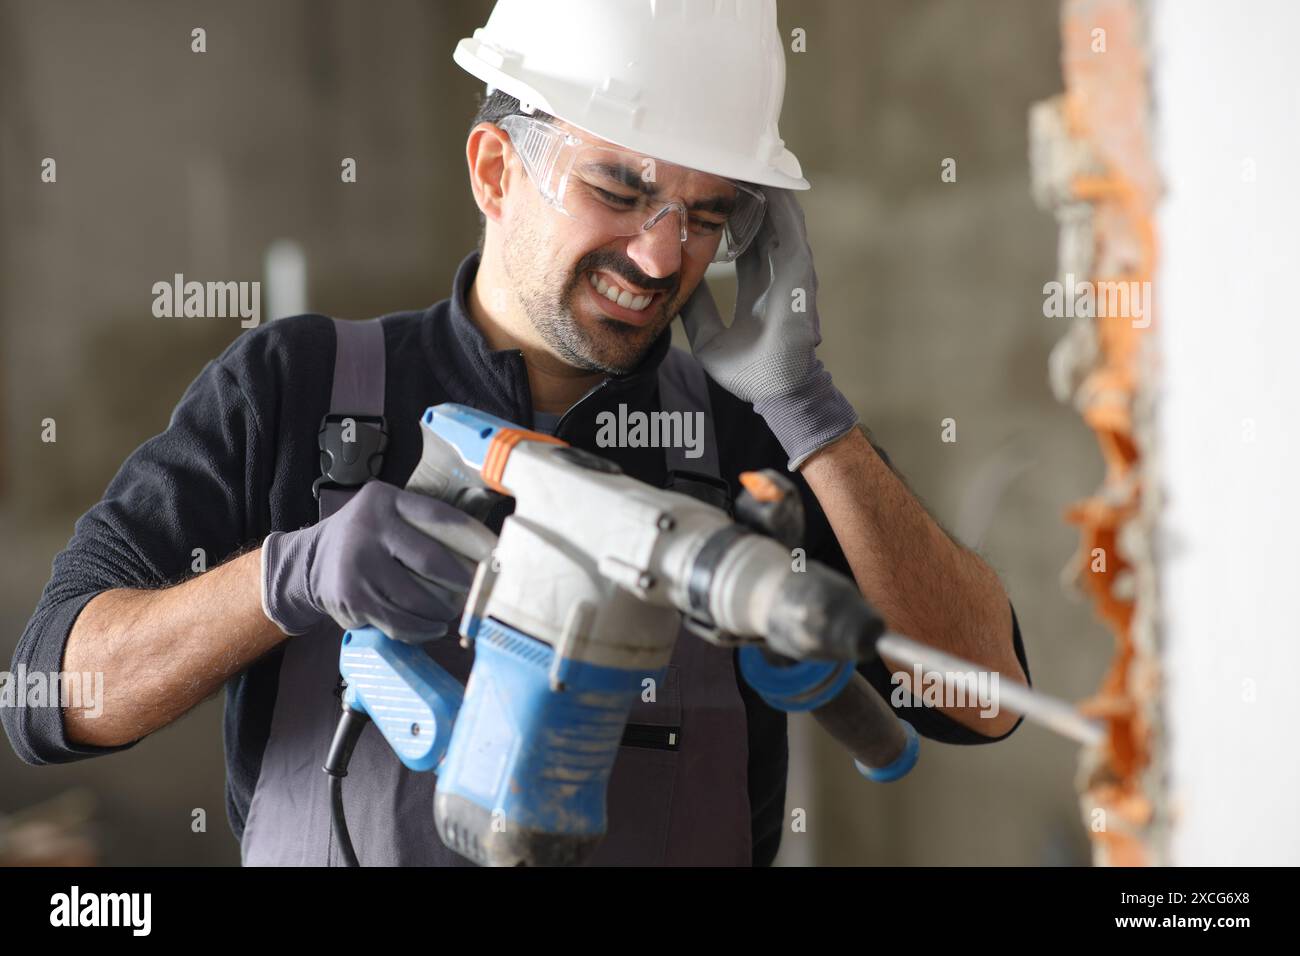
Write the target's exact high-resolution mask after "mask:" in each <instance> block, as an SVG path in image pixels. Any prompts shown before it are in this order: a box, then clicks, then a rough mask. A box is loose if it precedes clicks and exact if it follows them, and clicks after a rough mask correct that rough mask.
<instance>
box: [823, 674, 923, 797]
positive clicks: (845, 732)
mask: <svg viewBox="0 0 1300 956" xmlns="http://www.w3.org/2000/svg"><path fill="white" fill-rule="evenodd" d="M813 716H814V717H816V718H817V722H818V723H819V724H821V725H822V727H824V728H825V729H826V731H827V732H828V733H829V734H830V735H831V736H832V737H834V738H835V739H836V740H837V741H839V743H840V745H841V746H842V747H844V749H845V750H847V751H848V752H849V753H850V754H851V755H852V756H853V763H854V765H855V766H856V767H857V768H858V772H859V773H861V774H862V775H863V776H864V777H866V778H867V779H868V780H874V781H876V782H878V783H887V782H889V781H891V780H897V779H898V778H900V777H902V776H904V775H905V774H906V773H907V772H908V771H909V770H911V769H912V766H913V765H914V764H915V763H916V758H917V756H918V755H919V753H920V738H918V737H917V734H916V730H915V729H914V728H913V727H912V725H911V724H909V723H908V722H907V721H905V720H903V719H902V718H900V717H898V716H897V715H896V714H895V713H894V710H893V708H892V707H890V706H889V704H888V703H886V701H885V699H884V698H883V697H881V696H880V695H879V694H878V693H876V689H875V688H874V687H872V686H871V685H870V684H869V683H867V679H866V678H865V677H863V676H862V674H860V673H859V672H858V671H857V670H854V672H853V677H852V678H851V679H850V680H849V682H848V684H846V685H845V687H844V689H843V690H842V691H840V692H839V693H838V694H836V695H835V696H834V697H833V698H831V699H830V700H829V701H827V702H826V703H825V704H823V705H822V706H820V707H818V708H816V709H815V710H814V711H813Z"/></svg>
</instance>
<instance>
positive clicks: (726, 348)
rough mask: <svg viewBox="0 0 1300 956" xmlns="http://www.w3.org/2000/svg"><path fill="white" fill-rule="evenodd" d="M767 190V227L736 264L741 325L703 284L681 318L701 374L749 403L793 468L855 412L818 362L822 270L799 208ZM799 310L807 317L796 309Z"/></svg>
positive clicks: (790, 197) (851, 421) (788, 194)
mask: <svg viewBox="0 0 1300 956" xmlns="http://www.w3.org/2000/svg"><path fill="white" fill-rule="evenodd" d="M762 190H763V193H764V195H765V196H766V197H767V213H766V215H765V217H764V220H763V224H762V226H761V227H760V228H759V231H758V234H757V235H756V236H755V237H754V241H753V242H752V243H751V244H750V247H749V248H748V249H746V250H745V251H744V252H743V253H741V255H740V257H739V258H738V259H737V260H736V277H737V279H738V280H739V288H738V291H737V295H736V314H735V319H734V320H733V321H732V323H731V325H730V326H727V325H724V324H723V322H722V317H721V316H720V315H719V314H718V307H717V304H716V303H715V302H714V301H713V293H712V292H710V291H709V287H708V285H707V284H706V283H705V282H704V281H702V280H701V282H700V284H699V285H698V286H697V287H696V289H695V291H694V292H693V293H692V294H691V297H690V298H689V299H687V300H686V304H685V305H684V306H683V307H682V311H681V316H682V322H683V324H684V325H685V326H686V334H687V336H688V337H689V338H690V341H691V351H692V352H694V353H695V357H696V358H697V359H698V360H699V362H700V364H701V365H703V366H704V370H705V371H706V372H708V373H709V375H711V376H712V377H713V379H714V380H715V381H716V382H717V383H718V384H719V385H721V386H722V387H723V388H725V389H726V390H727V391H729V392H731V394H733V395H735V396H736V397H737V398H739V399H741V400H742V401H746V402H750V403H752V404H753V406H754V411H756V412H758V414H759V415H761V416H762V417H763V420H764V421H766V422H767V425H768V427H769V428H770V429H772V434H774V435H775V436H776V438H777V441H779V442H780V443H781V447H782V448H784V449H785V453H786V454H787V455H789V456H790V463H789V467H790V470H791V471H793V470H795V469H796V468H798V467H799V466H800V465H802V464H803V463H804V461H805V460H806V459H807V458H808V457H809V456H811V455H812V454H813V452H815V451H818V450H820V449H821V448H824V447H825V446H826V445H829V444H830V443H831V442H833V441H835V440H836V439H837V438H840V437H842V436H843V435H844V434H845V433H847V432H848V431H849V430H850V429H852V428H853V426H854V425H856V424H857V422H858V414H857V412H855V411H854V410H853V406H852V405H850V404H849V401H848V399H846V398H845V397H844V395H843V394H841V392H840V390H839V389H837V388H836V387H835V385H834V383H832V382H831V374H830V372H828V371H826V369H825V368H824V367H823V366H822V363H821V361H820V360H819V359H818V358H817V354H816V349H817V346H818V345H819V344H821V340H822V337H821V323H820V320H819V318H818V316H817V273H816V271H814V269H813V260H812V250H811V249H810V248H809V247H808V233H807V229H806V227H805V225H804V217H803V210H802V209H800V208H799V203H798V201H797V200H796V199H795V195H794V193H793V192H792V191H790V190H788V189H775V188H771V187H767V186H764V187H762ZM796 290H802V302H796V299H795V291H796ZM796 305H799V306H800V307H801V308H802V309H803V311H800V312H796V311H795V310H794V309H795V306H796Z"/></svg>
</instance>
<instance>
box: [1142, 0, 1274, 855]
mask: <svg viewBox="0 0 1300 956" xmlns="http://www.w3.org/2000/svg"><path fill="white" fill-rule="evenodd" d="M1298 39H1300V4H1297V3H1295V2H1294V0H1245V2H1241V3H1232V4H1228V3H1220V2H1211V0H1158V2H1156V3H1155V4H1154V5H1153V17H1152V40H1153V47H1154V57H1155V59H1154V63H1153V67H1154V96H1155V102H1156V117H1157V128H1158V132H1157V137H1158V139H1157V143H1158V147H1157V149H1158V160H1159V163H1160V167H1161V169H1162V170H1163V171H1164V174H1165V177H1166V185H1167V190H1168V191H1167V196H1166V200H1165V202H1164V204H1163V207H1162V212H1161V216H1160V230H1159V231H1160V242H1161V260H1162V263H1161V272H1160V280H1159V282H1158V284H1157V288H1156V309H1157V315H1158V319H1157V321H1158V323H1159V331H1158V333H1157V334H1158V336H1159V344H1160V348H1161V352H1162V359H1163V364H1164V378H1165V384H1164V389H1163V400H1162V403H1161V411H1160V421H1159V435H1160V441H1161V444H1162V446H1163V463H1162V469H1161V470H1162V475H1163V483H1164V486H1165V492H1166V495H1167V499H1168V500H1167V511H1166V514H1165V519H1164V527H1163V532H1162V535H1161V542H1162V546H1163V547H1164V549H1165V552H1166V554H1165V558H1164V560H1163V562H1162V566H1161V573H1162V592H1163V598H1162V601H1163V613H1164V615H1165V621H1166V628H1167V630H1166V635H1165V640H1166V642H1167V644H1166V661H1165V665H1166V676H1167V679H1168V695H1167V696H1166V702H1167V716H1168V720H1169V730H1170V734H1171V748H1172V750H1171V753H1170V755H1169V756H1170V763H1171V767H1172V784H1173V794H1174V798H1175V804H1174V806H1175V807H1176V810H1177V813H1178V818H1177V823H1176V825H1175V829H1174V834H1173V843H1172V847H1171V850H1172V854H1173V861H1174V862H1175V863H1178V864H1211V865H1217V864H1224V865H1244V864H1293V865H1294V864H1297V863H1300V773H1298V772H1297V768H1298V767H1300V744H1298V743H1297V731H1298V730H1300V722H1298V720H1297V718H1298V717H1300V708H1298V707H1297V705H1296V700H1297V693H1298V691H1300V688H1298V687H1297V675H1298V674H1300V613H1298V612H1300V602H1298V601H1297V597H1298V596H1300V506H1298V505H1297V497H1298V496H1300V468H1298V467H1297V464H1298V462H1297V458H1298V457H1300V436H1298V426H1297V418H1300V309H1297V296H1298V295H1300V288H1298V283H1297V278H1298V277H1300V181H1298V177H1300V168H1298V165H1300V55H1297V51H1296V44H1297V41H1298Z"/></svg>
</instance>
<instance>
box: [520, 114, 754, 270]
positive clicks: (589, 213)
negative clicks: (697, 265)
mask: <svg viewBox="0 0 1300 956" xmlns="http://www.w3.org/2000/svg"><path fill="white" fill-rule="evenodd" d="M500 126H501V128H502V129H503V130H505V131H506V133H507V134H508V135H509V136H510V141H511V142H512V143H513V144H514V147H515V150H516V151H517V152H518V153H519V157H520V160H521V161H522V162H523V165H524V169H525V170H526V171H527V173H528V175H529V178H531V179H532V181H533V183H534V184H535V185H536V186H537V188H538V191H539V192H541V194H542V196H543V198H545V199H546V201H547V202H548V203H549V204H550V205H551V206H553V207H554V208H556V209H558V210H559V211H561V212H563V213H564V214H565V215H567V216H569V217H571V218H572V219H574V220H576V221H578V222H581V223H583V224H584V225H587V226H590V227H591V228H593V229H596V230H599V231H600V232H603V233H606V234H608V235H611V236H635V235H638V234H639V233H642V232H646V231H649V230H651V229H664V228H670V229H676V230H677V232H678V235H679V237H680V239H681V242H682V244H683V247H684V248H683V251H684V253H685V254H686V255H689V256H691V257H692V258H694V259H697V260H702V261H705V262H730V261H732V260H733V259H735V258H736V257H737V256H739V255H740V254H741V253H742V252H744V251H745V249H746V248H747V247H748V246H749V244H750V242H751V241H752V240H753V238H754V236H755V235H756V234H757V233H758V229H759V226H760V225H761V224H762V222H763V215H764V213H765V212H766V205H767V201H766V199H765V198H764V196H763V194H762V193H761V192H759V191H758V189H756V188H755V187H753V186H750V185H747V184H745V183H739V182H736V181H735V180H730V179H724V178H723V177H721V176H713V175H709V174H707V173H700V172H696V171H695V170H691V169H687V168H686V167H684V166H677V165H675V164H673V163H667V162H663V161H661V160H656V159H654V158H653V157H650V156H645V155H643V154H641V153H636V152H632V151H631V150H625V149H619V148H612V147H607V146H591V145H588V144H586V143H584V142H583V140H582V139H581V138H579V137H577V136H575V135H573V134H572V133H570V132H569V131H568V130H565V129H562V128H561V127H559V126H556V125H554V124H552V123H547V122H545V121H543V120H539V119H536V118H533V117H529V116H520V115H515V116H507V117H506V118H504V119H503V120H502V121H501V123H500ZM663 197H673V198H668V199H665V198H663ZM665 219H667V220H668V223H667V224H664V222H663V220H665Z"/></svg>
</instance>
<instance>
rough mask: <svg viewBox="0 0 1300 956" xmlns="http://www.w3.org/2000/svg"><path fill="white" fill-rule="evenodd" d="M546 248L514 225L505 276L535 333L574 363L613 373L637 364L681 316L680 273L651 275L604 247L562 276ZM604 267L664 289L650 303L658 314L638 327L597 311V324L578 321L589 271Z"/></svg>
mask: <svg viewBox="0 0 1300 956" xmlns="http://www.w3.org/2000/svg"><path fill="white" fill-rule="evenodd" d="M545 249H546V245H545V244H544V243H543V242H541V241H539V237H537V236H536V235H535V234H534V233H533V232H532V231H531V230H528V229H516V230H514V231H513V232H512V233H511V234H510V235H509V236H508V237H507V238H506V242H505V255H504V257H503V262H504V265H505V272H506V276H507V277H508V278H509V279H510V283H511V285H512V287H513V288H514V291H515V295H516V296H517V297H518V299H519V302H520V304H521V305H522V306H523V309H524V313H525V314H526V315H527V316H528V321H529V322H530V323H531V324H532V326H533V328H534V329H536V330H537V334H538V335H540V336H541V337H542V340H543V341H544V342H545V343H546V344H547V345H548V346H549V347H550V348H551V349H552V350H553V351H554V352H555V354H556V355H558V356H559V357H560V358H561V359H562V360H563V361H564V362H566V363H568V364H569V365H572V366H573V367H574V368H581V369H586V370H588V371H593V372H595V371H599V372H606V373H609V374H612V375H624V374H626V373H628V372H630V371H632V370H633V369H635V368H636V367H637V365H639V364H640V362H641V360H642V359H643V358H644V357H645V354H646V352H648V351H649V350H650V346H651V345H653V344H654V342H655V340H656V339H658V338H659V336H660V334H662V333H663V331H664V329H666V328H668V326H669V325H670V324H671V323H672V320H673V318H674V317H675V316H676V315H677V311H678V307H679V305H680V303H678V302H677V301H676V296H675V295H674V294H673V293H674V292H675V290H676V289H677V286H678V282H679V276H676V275H674V276H670V277H668V278H665V279H654V278H651V277H650V276H647V275H645V274H644V273H643V272H641V270H640V269H638V268H637V267H636V266H635V265H633V264H632V263H631V262H630V261H629V260H628V259H627V258H626V257H625V256H622V255H619V254H618V253H616V252H610V251H608V250H603V249H597V250H595V251H593V252H589V253H588V254H587V255H585V256H583V257H582V259H580V260H579V261H578V263H577V266H576V267H575V269H574V271H573V272H572V273H571V274H569V275H562V274H561V273H559V272H558V271H557V270H556V269H553V268H551V267H550V263H549V262H548V261H547V259H546V254H545V251H544V250H545ZM602 269H603V270H606V271H608V272H610V273H613V274H614V275H617V276H621V277H622V278H623V279H625V280H626V281H627V282H629V283H631V284H632V285H634V286H637V287H638V288H641V289H646V290H650V291H659V290H662V291H664V293H665V294H664V295H663V296H662V297H660V299H659V301H658V302H657V303H656V304H654V305H652V306H650V307H649V308H650V309H652V310H653V311H654V312H656V313H657V314H656V315H654V316H653V317H652V319H651V321H650V322H648V323H647V324H646V325H643V326H634V325H629V324H628V323H626V322H620V321H618V320H617V319H612V318H610V317H608V316H604V315H599V314H598V315H597V316H596V319H595V324H594V325H587V324H585V323H584V322H583V321H581V320H579V318H578V316H577V315H576V314H575V311H574V310H575V305H576V303H577V301H578V297H579V296H582V295H585V292H584V291H583V289H582V285H583V284H584V283H588V281H589V280H588V279H587V273H589V272H594V271H599V270H602ZM593 291H594V290H593Z"/></svg>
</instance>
